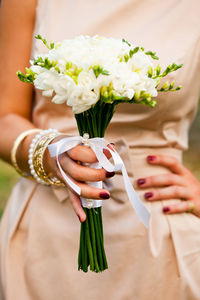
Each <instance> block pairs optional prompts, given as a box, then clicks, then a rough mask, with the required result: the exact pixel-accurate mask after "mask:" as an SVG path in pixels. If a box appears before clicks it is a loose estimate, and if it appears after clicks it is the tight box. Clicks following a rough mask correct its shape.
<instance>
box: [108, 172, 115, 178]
mask: <svg viewBox="0 0 200 300" xmlns="http://www.w3.org/2000/svg"><path fill="white" fill-rule="evenodd" d="M114 175H115V172H108V171H106V177H107V178H110V177H113V176H114Z"/></svg>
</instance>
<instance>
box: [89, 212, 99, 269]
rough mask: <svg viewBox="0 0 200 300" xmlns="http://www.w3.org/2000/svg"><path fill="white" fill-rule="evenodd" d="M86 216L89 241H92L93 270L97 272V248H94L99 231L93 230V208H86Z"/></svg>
mask: <svg viewBox="0 0 200 300" xmlns="http://www.w3.org/2000/svg"><path fill="white" fill-rule="evenodd" d="M88 216H89V225H90V235H91V241H92V249H93V255H94V265H95V271H96V272H99V271H100V270H99V265H98V260H97V249H96V237H98V236H99V231H98V230H95V228H94V217H93V209H88ZM95 233H96V234H95Z"/></svg>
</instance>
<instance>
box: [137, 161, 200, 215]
mask: <svg viewBox="0 0 200 300" xmlns="http://www.w3.org/2000/svg"><path fill="white" fill-rule="evenodd" d="M147 161H148V163H150V164H152V165H160V166H164V167H166V168H168V169H170V171H172V173H170V174H160V175H156V176H150V177H146V178H140V179H138V180H137V184H138V186H139V187H140V188H145V189H146V188H149V191H148V192H146V193H145V194H144V197H145V199H146V200H148V201H157V200H164V199H177V198H178V199H181V200H186V201H182V202H180V203H178V204H169V205H168V206H165V207H164V208H163V212H164V213H168V214H174V213H182V212H192V213H194V214H195V215H196V216H198V217H200V182H199V181H198V180H197V179H196V178H195V177H194V175H193V174H192V173H191V172H190V171H189V170H188V169H187V168H186V167H184V166H183V165H182V164H181V163H180V162H179V161H178V159H176V158H175V157H173V156H168V155H156V156H154V155H150V156H147ZM154 187H157V188H158V187H160V188H158V189H156V190H154V191H151V188H154Z"/></svg>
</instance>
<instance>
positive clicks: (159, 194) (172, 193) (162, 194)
mask: <svg viewBox="0 0 200 300" xmlns="http://www.w3.org/2000/svg"><path fill="white" fill-rule="evenodd" d="M144 197H145V199H146V200H149V201H155V200H164V199H188V198H189V197H190V190H188V189H187V188H186V187H183V186H178V185H172V186H169V187H165V188H162V189H156V190H154V191H148V192H146V193H145V194H144Z"/></svg>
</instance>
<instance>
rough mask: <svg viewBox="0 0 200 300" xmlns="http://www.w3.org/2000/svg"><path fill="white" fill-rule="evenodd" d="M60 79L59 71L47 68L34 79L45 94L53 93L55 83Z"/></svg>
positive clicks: (36, 85)
mask: <svg viewBox="0 0 200 300" xmlns="http://www.w3.org/2000/svg"><path fill="white" fill-rule="evenodd" d="M57 79H58V73H57V72H55V71H54V70H46V71H44V72H42V73H40V74H38V76H37V78H36V79H35V80H34V85H35V87H36V88H37V89H39V90H43V91H44V92H43V95H44V96H46V95H52V93H53V90H54V84H55V82H56V81H57Z"/></svg>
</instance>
